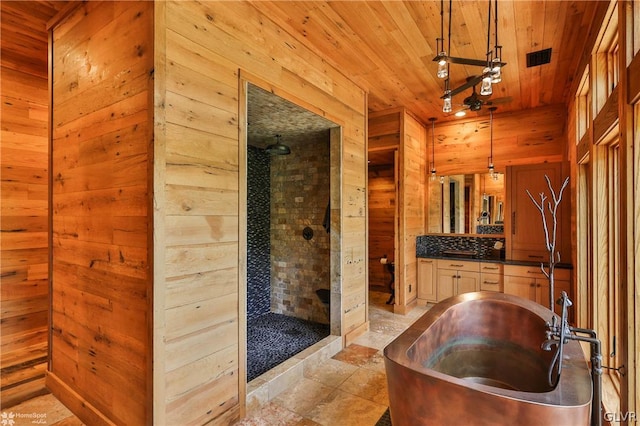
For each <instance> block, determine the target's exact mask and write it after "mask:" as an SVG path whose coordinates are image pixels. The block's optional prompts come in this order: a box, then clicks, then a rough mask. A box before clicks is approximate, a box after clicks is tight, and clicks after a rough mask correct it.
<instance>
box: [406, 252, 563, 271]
mask: <svg viewBox="0 0 640 426" xmlns="http://www.w3.org/2000/svg"><path fill="white" fill-rule="evenodd" d="M416 257H417V258H418V259H444V260H466V261H469V262H492V263H501V264H503V265H521V266H540V263H541V262H536V261H528V260H511V259H497V258H490V257H484V258H478V257H465V256H442V255H424V256H416ZM545 265H547V263H545ZM556 268H558V269H573V265H571V264H570V263H556Z"/></svg>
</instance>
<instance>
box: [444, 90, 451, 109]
mask: <svg viewBox="0 0 640 426" xmlns="http://www.w3.org/2000/svg"><path fill="white" fill-rule="evenodd" d="M442 112H451V90H447V91H446V92H445V96H444V102H443V104H442Z"/></svg>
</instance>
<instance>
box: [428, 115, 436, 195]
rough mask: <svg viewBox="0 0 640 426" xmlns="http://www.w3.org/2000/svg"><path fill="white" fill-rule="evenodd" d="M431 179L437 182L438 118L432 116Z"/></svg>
mask: <svg viewBox="0 0 640 426" xmlns="http://www.w3.org/2000/svg"><path fill="white" fill-rule="evenodd" d="M429 121H431V162H430V164H431V181H433V182H435V180H436V178H437V176H436V136H435V135H436V118H435V117H431V118H430V119H429Z"/></svg>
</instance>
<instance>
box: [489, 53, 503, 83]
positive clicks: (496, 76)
mask: <svg viewBox="0 0 640 426" xmlns="http://www.w3.org/2000/svg"><path fill="white" fill-rule="evenodd" d="M492 65H493V67H492V68H491V72H492V73H493V74H492V75H491V83H493V84H495V83H500V82H501V81H502V72H501V71H500V58H494V59H493V63H492Z"/></svg>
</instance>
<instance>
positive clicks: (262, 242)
mask: <svg viewBox="0 0 640 426" xmlns="http://www.w3.org/2000/svg"><path fill="white" fill-rule="evenodd" d="M247 162H248V164H249V167H248V168H247V170H248V172H247V319H253V318H256V317H259V316H261V315H264V314H268V313H269V312H271V297H270V294H271V258H270V247H271V238H270V228H271V216H270V214H269V209H270V199H271V197H270V192H271V185H270V175H271V172H270V170H271V169H270V162H271V157H270V156H269V154H267V153H265V152H264V151H263V150H262V149H258V148H255V147H253V146H249V147H248V149H247Z"/></svg>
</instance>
